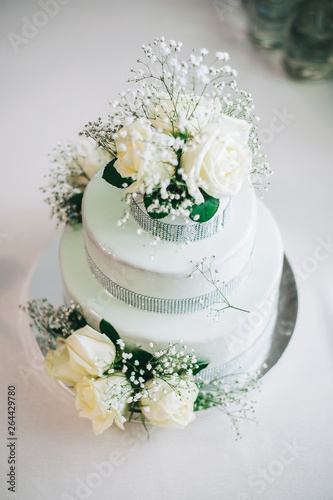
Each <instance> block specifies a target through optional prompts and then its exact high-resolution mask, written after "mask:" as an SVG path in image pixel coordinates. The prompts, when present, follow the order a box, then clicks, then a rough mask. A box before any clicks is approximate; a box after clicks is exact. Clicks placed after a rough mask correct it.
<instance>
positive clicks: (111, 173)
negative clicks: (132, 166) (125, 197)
mask: <svg viewBox="0 0 333 500" xmlns="http://www.w3.org/2000/svg"><path fill="white" fill-rule="evenodd" d="M115 162H116V158H114V159H113V160H111V161H110V162H109V163H108V164H107V165H106V166H105V167H104V172H103V175H102V178H103V179H104V180H106V182H108V183H109V184H111V185H112V186H115V187H117V188H121V189H123V187H124V184H127V185H128V186H129V185H130V184H132V183H133V182H134V181H133V179H131V178H130V177H122V176H121V175H120V174H119V173H118V172H117V170H116V169H115V168H114V164H115Z"/></svg>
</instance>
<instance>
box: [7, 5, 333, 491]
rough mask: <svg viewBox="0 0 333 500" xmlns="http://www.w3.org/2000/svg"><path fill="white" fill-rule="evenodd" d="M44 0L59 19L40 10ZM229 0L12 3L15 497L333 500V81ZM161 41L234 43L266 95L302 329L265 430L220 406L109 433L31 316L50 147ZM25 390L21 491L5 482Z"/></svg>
mask: <svg viewBox="0 0 333 500" xmlns="http://www.w3.org/2000/svg"><path fill="white" fill-rule="evenodd" d="M42 4H44V5H46V4H47V5H48V14H45V15H40V11H42V8H41V5H42ZM225 5H226V6H225V7H224V8H222V9H221V8H220V9H219V14H220V15H218V12H217V10H216V8H215V7H214V6H213V4H212V3H211V2H209V1H204V0H201V1H199V0H187V1H184V0H183V1H179V0H169V1H168V2H165V1H162V0H155V1H153V0H140V1H138V0H127V1H126V2H116V1H112V0H111V1H106V0H105V1H94V2H93V1H88V0H80V1H79V0H61V1H60V0H52V1H51V0H49V2H48V1H47V0H44V2H43V0H40V1H39V2H35V1H29V2H26V1H25V2H24V1H23V0H21V1H19V0H17V1H16V2H12V1H10V0H3V1H2V2H1V6H0V14H1V15H0V23H1V31H2V37H1V48H0V50H1V61H2V71H1V84H0V85H1V90H2V92H1V127H2V128H1V138H2V147H1V157H2V158H1V173H2V175H1V179H2V180H1V182H0V193H1V194H0V196H1V198H0V199H1V227H0V254H1V264H0V265H1V284H0V287H1V329H0V342H1V351H0V352H1V373H2V375H1V397H0V405H1V417H0V418H1V425H0V434H1V451H0V453H1V466H0V470H1V472H2V478H1V486H0V490H1V492H0V497H1V498H4V499H7V498H19V499H25V500H44V499H48V500H55V499H63V500H65V499H86V498H92V499H110V498H116V499H118V498H126V499H140V500H141V499H145V500H155V499H159V500H169V499H176V500H180V499H182V500H183V499H186V500H187V499H191V500H195V499H206V498H209V499H222V498H223V499H238V500H241V499H243V500H245V499H247V498H263V499H268V500H273V499H279V500H280V499H288V500H289V499H293V500H295V499H297V500H308V499H311V500H312V499H315V500H329V499H332V498H333V475H332V468H333V452H332V450H333V432H332V422H333V401H332V374H333V356H332V346H333V331H332V300H333V290H332V282H333V266H332V262H333V257H332V254H333V245H332V240H333V227H332V210H333V196H332V187H333V163H332V157H333V148H332V116H333V115H332V112H333V99H332V98H333V85H332V82H320V83H296V82H292V81H290V80H288V79H287V78H286V76H285V74H284V72H283V70H282V69H281V66H280V64H279V59H280V57H281V56H280V54H275V55H272V54H265V53H259V52H257V51H255V50H254V49H253V48H252V47H251V45H250V44H249V42H248V39H247V36H246V28H245V24H244V16H243V14H242V11H241V10H240V7H239V6H238V5H237V2H231V1H230V2H229V3H226V4H225ZM52 6H53V7H52ZM45 9H46V10H47V7H45ZM44 12H45V10H44ZM29 22H33V23H34V24H37V25H38V26H39V27H38V28H37V29H33V28H31V25H30V28H29ZM29 30H30V31H29ZM10 33H11V34H10ZM160 35H164V36H166V37H167V38H173V39H175V40H182V41H183V43H184V48H185V49H188V50H190V49H191V48H192V47H196V48H201V47H206V48H207V49H208V50H210V51H217V50H222V51H228V52H230V55H231V65H232V66H233V67H236V68H237V69H238V72H239V77H238V82H239V85H240V86H241V87H244V88H245V89H246V90H249V91H250V92H252V94H253V96H254V98H255V102H256V108H257V112H258V114H259V115H260V116H261V118H262V121H261V126H262V127H263V129H264V130H263V132H262V138H263V140H264V142H265V152H266V153H267V155H268V158H269V161H270V163H271V165H272V167H273V169H274V171H275V175H274V176H273V178H272V187H271V189H270V191H269V192H268V194H267V195H266V197H265V201H266V203H267V205H268V206H269V207H270V208H271V210H272V212H273V213H274V215H275V217H276V219H277V221H278V224H279V226H280V228H281V232H282V236H283V240H284V245H285V250H286V253H287V255H288V257H289V259H290V261H291V263H292V264H293V265H294V268H295V270H296V274H297V276H298V286H299V297H300V311H299V319H298V324H297V328H296V331H295V333H294V335H293V338H292V340H291V343H290V345H289V347H288V349H287V351H286V352H285V354H284V356H283V357H282V359H281V360H280V362H279V363H278V365H276V367H275V368H274V369H272V370H271V372H269V374H268V375H267V376H265V378H264V381H263V389H262V392H261V393H260V394H259V395H258V398H257V399H258V404H257V412H256V413H257V419H258V421H259V425H255V424H253V423H251V422H245V423H244V424H243V425H242V427H241V431H242V435H243V439H242V440H241V441H240V442H236V441H235V434H234V432H233V431H232V430H231V428H230V421H229V420H228V418H227V417H226V416H225V415H224V414H222V413H221V414H220V413H219V412H217V413H216V414H214V415H213V416H210V417H207V418H201V419H199V420H197V421H196V422H194V423H193V424H192V425H190V426H188V427H187V428H186V429H185V430H184V431H174V430H164V429H153V430H152V432H151V434H150V438H149V440H147V439H146V434H145V431H144V430H143V429H142V428H141V426H140V425H135V424H133V425H130V426H128V427H127V429H126V431H125V432H122V431H120V430H117V429H116V428H114V427H113V428H112V429H110V430H109V431H108V432H105V433H104V434H103V435H102V436H100V437H95V436H94V435H93V433H92V431H91V427H90V422H89V421H88V420H85V419H80V418H78V417H77V412H76V410H75V408H74V404H73V397H72V396H71V395H70V394H68V393H67V392H66V391H65V390H64V389H63V388H62V387H61V386H60V385H59V384H58V383H57V382H55V381H51V380H49V379H48V378H47V377H46V375H45V374H44V373H43V369H42V367H41V363H42V358H41V354H40V352H39V350H38V347H37V345H36V343H35V341H34V339H33V338H32V336H31V331H30V329H29V321H28V318H27V317H26V316H25V315H24V314H22V313H21V312H20V311H19V309H18V304H20V303H21V304H22V303H24V302H25V301H26V300H27V297H28V293H29V283H30V279H31V275H32V273H33V269H34V266H35V265H36V263H37V261H38V259H39V257H40V255H41V254H42V252H43V251H44V249H45V248H46V247H47V245H48V244H49V243H50V242H51V240H52V239H53V238H54V237H55V235H56V230H55V222H54V221H50V220H49V218H48V214H49V208H48V207H47V206H46V205H44V204H43V201H42V194H41V193H40V192H39V191H38V187H39V186H40V185H42V184H43V182H44V180H43V175H44V174H45V172H47V168H48V159H47V154H48V152H49V151H50V150H51V149H52V147H53V145H54V144H55V142H56V141H57V140H65V139H67V138H68V137H71V136H72V137H73V136H75V134H76V131H79V130H81V129H82V126H83V125H84V124H85V123H86V122H87V121H88V120H90V119H92V118H94V117H98V116H99V115H103V114H105V113H106V112H107V111H106V110H107V104H108V101H109V100H110V99H111V98H114V97H116V94H117V92H118V91H120V90H121V89H122V88H123V86H124V84H125V79H126V78H127V77H128V74H129V71H128V70H129V68H130V67H131V66H132V65H134V64H135V60H136V58H137V57H138V56H139V55H140V46H141V44H142V43H149V42H150V41H151V40H152V39H153V37H155V36H160ZM20 37H21V38H20ZM125 85H126V84H125ZM281 117H282V118H281ZM47 286H48V288H49V289H50V288H51V287H52V284H50V283H49V284H48V285H47ZM12 384H13V385H15V386H16V388H17V395H16V400H17V437H18V440H17V447H16V452H17V464H16V493H15V494H14V493H12V492H10V491H8V490H7V486H8V485H6V479H5V475H6V474H7V472H8V471H9V468H8V464H7V458H8V450H9V448H7V446H6V444H7V423H6V422H7V387H8V385H12Z"/></svg>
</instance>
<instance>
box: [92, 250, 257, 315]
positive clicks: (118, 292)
mask: <svg viewBox="0 0 333 500" xmlns="http://www.w3.org/2000/svg"><path fill="white" fill-rule="evenodd" d="M86 255H87V261H88V265H89V268H90V270H91V272H92V274H93V275H94V277H95V278H96V279H97V281H98V282H99V283H100V284H101V285H102V287H103V288H104V289H105V290H106V291H107V292H109V293H110V294H111V295H112V296H113V297H115V298H116V299H118V300H120V301H121V302H125V303H126V304H128V305H129V306H132V307H136V308H137V309H141V310H143V311H149V312H154V313H161V314H187V313H193V312H197V311H201V310H202V309H207V308H208V307H210V306H211V305H213V304H215V303H217V302H220V301H221V296H229V295H231V294H232V293H234V292H235V291H236V290H238V288H240V287H241V286H242V285H243V283H244V282H245V280H246V278H247V276H248V274H249V273H250V271H251V267H252V261H251V258H250V259H249V260H248V262H247V263H246V264H245V266H244V267H243V269H242V270H241V271H240V272H239V273H238V274H237V275H236V276H235V277H234V278H233V279H231V280H230V281H229V282H228V283H225V284H223V285H222V286H221V287H220V288H219V289H215V290H213V291H212V292H210V293H206V294H204V295H199V296H198V297H190V298H186V299H162V298H157V297H148V296H146V295H142V294H140V293H136V292H132V291H131V290H128V289H127V288H124V287H122V286H120V285H118V284H117V283H115V282H114V281H112V280H111V279H110V278H108V277H107V276H106V275H105V274H104V273H103V272H102V271H101V270H100V269H99V268H98V267H97V266H96V264H95V262H94V261H93V259H92V258H91V256H90V255H89V252H88V250H87V248H86Z"/></svg>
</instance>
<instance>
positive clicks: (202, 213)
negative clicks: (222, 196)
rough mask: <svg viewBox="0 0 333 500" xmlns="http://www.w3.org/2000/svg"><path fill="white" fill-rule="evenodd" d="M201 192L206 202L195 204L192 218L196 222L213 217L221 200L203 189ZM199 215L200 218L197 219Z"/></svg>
mask: <svg viewBox="0 0 333 500" xmlns="http://www.w3.org/2000/svg"><path fill="white" fill-rule="evenodd" d="M201 193H202V195H203V197H204V200H205V201H204V202H203V203H200V205H193V207H192V210H191V214H190V218H191V219H192V220H195V221H196V222H206V221H208V220H209V219H211V218H212V217H213V216H214V215H215V214H216V212H217V210H218V208H219V205H220V200H219V199H217V198H213V196H209V194H207V193H205V192H204V191H202V190H201ZM196 215H199V218H196V219H195V216H196Z"/></svg>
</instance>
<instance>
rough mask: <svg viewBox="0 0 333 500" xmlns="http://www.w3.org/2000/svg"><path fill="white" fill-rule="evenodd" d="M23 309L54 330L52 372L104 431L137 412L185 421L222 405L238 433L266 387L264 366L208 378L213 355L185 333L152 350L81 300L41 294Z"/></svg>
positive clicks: (50, 335) (174, 424) (160, 421)
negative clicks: (93, 321) (97, 317)
mask: <svg viewBox="0 0 333 500" xmlns="http://www.w3.org/2000/svg"><path fill="white" fill-rule="evenodd" d="M23 309H24V310H26V311H27V312H28V314H29V315H30V318H31V319H32V321H33V324H32V325H31V326H34V327H36V328H37V329H38V331H39V332H40V333H42V334H44V335H45V336H46V337H47V340H48V344H49V347H50V350H49V351H48V353H47V355H46V358H45V361H44V368H45V371H46V373H47V375H48V376H49V377H50V378H52V379H57V380H60V381H62V382H64V383H66V384H68V385H69V386H71V387H73V391H74V394H75V406H76V408H77V410H78V411H79V416H80V417H84V418H88V419H90V420H91V422H92V427H93V431H94V433H95V434H97V435H99V434H101V433H102V432H104V431H105V430H106V429H107V428H109V427H110V426H111V425H112V424H113V423H115V424H116V425H117V426H118V427H119V428H121V429H124V424H125V422H126V421H129V422H130V421H131V420H132V419H133V416H134V415H136V414H139V415H140V418H141V421H142V423H143V424H144V425H145V424H146V422H147V421H148V422H149V423H150V424H153V425H156V426H160V427H169V428H179V429H183V428H185V427H186V426H187V425H188V424H189V423H191V422H193V421H194V420H195V412H196V411H199V410H207V409H209V408H212V407H218V408H219V409H221V410H222V411H224V412H225V413H226V414H227V415H228V416H229V417H230V419H231V422H232V425H233V426H234V428H235V429H236V432H237V437H239V436H240V433H239V428H238V424H239V422H240V421H241V420H243V419H254V403H255V401H253V399H251V398H250V399H248V397H249V396H250V395H251V391H253V389H258V388H259V380H258V379H259V376H260V371H259V370H258V371H256V372H253V373H238V374H235V375H228V376H226V377H224V378H215V379H213V380H206V379H204V378H202V377H201V376H200V373H201V372H202V370H204V369H206V368H207V366H208V365H209V361H204V360H199V359H197V357H196V355H195V353H194V351H193V349H191V350H189V349H188V348H187V346H185V345H184V343H183V341H182V340H179V342H178V343H174V344H169V345H167V346H164V347H159V346H158V344H157V343H153V342H152V343H151V344H150V348H151V352H148V351H146V350H143V349H141V348H140V347H139V346H135V347H129V346H127V345H126V344H125V343H124V341H123V340H122V339H121V338H120V337H119V335H118V333H117V332H116V330H115V329H114V328H113V326H112V325H111V324H110V323H108V322H107V321H105V320H102V321H101V322H100V331H96V330H95V329H93V328H91V327H90V326H89V325H88V324H87V323H86V321H85V319H84V317H83V316H82V314H81V313H80V307H79V306H77V305H74V304H71V305H70V306H61V307H58V308H57V309H55V308H54V307H53V306H52V305H51V304H50V303H48V302H47V300H46V299H42V300H36V299H34V300H32V301H30V302H29V303H28V305H27V307H25V308H23ZM145 426H146V425H145Z"/></svg>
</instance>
